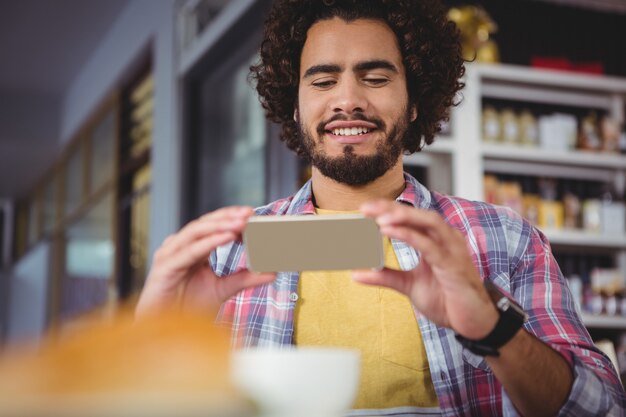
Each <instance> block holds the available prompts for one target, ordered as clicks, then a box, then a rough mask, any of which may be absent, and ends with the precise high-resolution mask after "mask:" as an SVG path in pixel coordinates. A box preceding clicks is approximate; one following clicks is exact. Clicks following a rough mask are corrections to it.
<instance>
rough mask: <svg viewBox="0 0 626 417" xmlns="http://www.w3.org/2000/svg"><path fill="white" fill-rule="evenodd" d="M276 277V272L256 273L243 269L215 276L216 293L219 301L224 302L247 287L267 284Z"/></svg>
mask: <svg viewBox="0 0 626 417" xmlns="http://www.w3.org/2000/svg"><path fill="white" fill-rule="evenodd" d="M275 279H276V273H256V272H251V271H248V270H243V271H241V272H238V273H236V274H233V275H228V276H225V277H222V278H217V283H216V286H217V293H218V294H219V299H220V302H222V303H223V302H224V301H226V300H228V299H229V298H231V297H233V296H234V295H236V294H237V293H239V292H240V291H242V290H245V289H247V288H252V287H258V286H259V285H263V284H269V283H270V282H272V281H274V280H275Z"/></svg>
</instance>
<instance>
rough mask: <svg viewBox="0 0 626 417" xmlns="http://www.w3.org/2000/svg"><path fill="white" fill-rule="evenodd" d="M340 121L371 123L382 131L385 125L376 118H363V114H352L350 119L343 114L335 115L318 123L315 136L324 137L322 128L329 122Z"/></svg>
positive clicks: (324, 130)
mask: <svg viewBox="0 0 626 417" xmlns="http://www.w3.org/2000/svg"><path fill="white" fill-rule="evenodd" d="M338 120H340V121H342V122H351V121H355V120H360V121H362V122H369V123H373V124H374V125H376V128H377V129H379V130H382V131H385V128H386V125H385V122H383V121H382V120H381V119H378V118H376V117H367V116H365V115H364V114H363V113H354V114H353V115H352V116H351V117H348V116H347V115H345V114H341V113H339V114H336V115H334V116H333V117H331V118H330V119H328V120H324V121H322V122H320V123H319V124H318V125H317V129H316V131H317V134H318V135H319V136H322V135H324V133H325V132H326V129H324V127H325V126H326V125H327V124H328V123H330V122H336V121H338Z"/></svg>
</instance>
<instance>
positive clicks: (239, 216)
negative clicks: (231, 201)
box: [164, 207, 253, 252]
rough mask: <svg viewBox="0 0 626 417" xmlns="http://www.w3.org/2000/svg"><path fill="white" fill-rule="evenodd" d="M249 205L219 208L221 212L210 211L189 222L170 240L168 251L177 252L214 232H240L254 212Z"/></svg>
mask: <svg viewBox="0 0 626 417" xmlns="http://www.w3.org/2000/svg"><path fill="white" fill-rule="evenodd" d="M248 209H250V208H249V207H248V208H243V209H242V210H238V209H236V208H232V207H228V208H227V209H220V210H218V211H219V213H217V212H216V213H210V214H208V215H205V216H202V217H201V218H199V219H197V220H194V221H192V222H190V223H188V224H187V225H186V226H185V227H183V228H182V229H181V230H180V231H179V232H178V233H177V234H176V235H174V237H173V238H172V239H171V240H170V242H169V244H168V246H167V247H166V248H164V249H165V250H166V251H170V252H176V251H178V250H180V249H181V248H184V247H187V246H188V245H190V244H192V243H193V242H194V241H196V240H198V239H201V238H204V237H206V236H208V235H211V234H213V233H219V232H227V231H230V232H234V233H236V234H240V233H241V232H242V231H243V229H244V228H245V227H246V224H247V219H248V218H249V217H250V215H251V214H252V213H253V212H252V211H251V210H252V209H250V210H248Z"/></svg>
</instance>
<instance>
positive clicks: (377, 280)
mask: <svg viewBox="0 0 626 417" xmlns="http://www.w3.org/2000/svg"><path fill="white" fill-rule="evenodd" d="M352 279H353V280H354V281H355V282H358V283H361V284H366V285H378V286H381V287H387V288H391V289H393V290H396V291H398V292H401V293H403V294H408V283H409V280H410V271H398V270H396V269H390V268H383V269H382V270H380V271H373V270H355V271H353V272H352Z"/></svg>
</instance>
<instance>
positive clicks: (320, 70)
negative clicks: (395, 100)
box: [302, 59, 399, 79]
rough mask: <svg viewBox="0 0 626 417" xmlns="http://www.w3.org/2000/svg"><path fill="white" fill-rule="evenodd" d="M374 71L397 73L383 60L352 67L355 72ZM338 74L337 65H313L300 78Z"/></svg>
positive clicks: (395, 68)
mask: <svg viewBox="0 0 626 417" xmlns="http://www.w3.org/2000/svg"><path fill="white" fill-rule="evenodd" d="M374 69H384V70H388V71H392V72H394V73H396V74H398V73H399V71H398V68H397V67H396V66H395V65H393V64H392V63H391V62H389V61H387V60H384V59H374V60H371V61H363V62H359V63H357V64H356V65H355V66H354V70H355V71H370V70H374ZM338 72H341V67H340V66H339V65H334V64H322V65H314V66H312V67H310V68H308V69H307V70H306V71H305V72H304V75H303V76H302V78H303V79H306V78H309V77H312V76H313V75H316V74H329V73H330V74H332V73H338Z"/></svg>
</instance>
